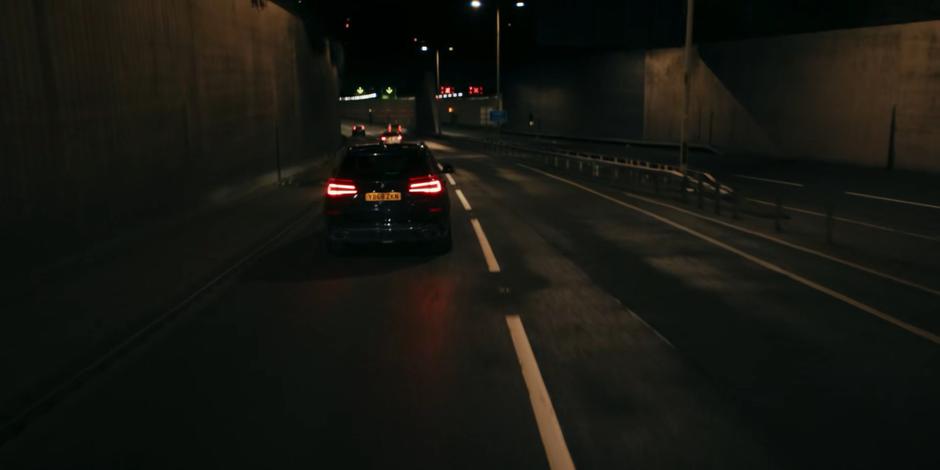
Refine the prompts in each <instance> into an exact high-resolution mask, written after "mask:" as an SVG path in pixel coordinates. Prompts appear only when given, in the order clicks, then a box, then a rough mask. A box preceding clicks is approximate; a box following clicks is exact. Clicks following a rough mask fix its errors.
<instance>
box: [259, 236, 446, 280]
mask: <svg viewBox="0 0 940 470" xmlns="http://www.w3.org/2000/svg"><path fill="white" fill-rule="evenodd" d="M324 236H325V235H324V233H323V231H322V229H321V230H316V231H313V232H308V233H305V234H304V235H303V236H301V237H300V238H298V239H296V240H292V241H291V242H289V243H287V244H285V245H282V246H280V247H278V248H277V249H275V250H274V251H272V252H270V253H268V254H266V255H264V257H262V258H261V259H260V260H259V261H258V262H257V263H256V264H255V265H254V267H252V268H251V270H249V271H248V273H247V274H246V276H245V279H246V280H250V281H269V282H301V281H310V280H317V279H346V278H355V277H367V276H375V275H379V274H386V273H390V272H395V271H400V270H403V269H408V268H411V267H415V266H418V265H422V264H425V263H428V262H430V261H433V260H434V259H435V258H436V256H434V255H432V254H431V252H430V251H429V248H428V247H426V246H422V245H410V244H401V245H369V246H363V247H356V248H353V249H349V250H347V251H346V252H345V253H343V254H342V255H335V254H331V253H329V252H327V250H326V243H325V241H324Z"/></svg>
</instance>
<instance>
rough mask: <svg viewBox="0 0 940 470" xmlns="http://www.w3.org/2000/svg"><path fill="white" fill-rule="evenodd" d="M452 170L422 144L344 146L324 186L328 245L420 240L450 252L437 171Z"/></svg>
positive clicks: (444, 195)
mask: <svg viewBox="0 0 940 470" xmlns="http://www.w3.org/2000/svg"><path fill="white" fill-rule="evenodd" d="M453 171H454V169H453V167H452V166H450V165H448V164H444V165H438V162H437V161H436V160H435V159H434V156H433V155H432V154H431V151H430V150H428V148H427V146H425V145H424V144H395V145H383V144H374V145H360V146H354V147H348V148H347V149H346V154H345V155H344V156H343V159H342V161H341V162H340V163H339V165H338V166H337V167H336V168H335V169H334V171H333V176H332V177H331V178H329V180H327V185H326V198H325V201H326V202H325V207H324V214H325V215H326V221H327V243H328V248H329V250H330V251H331V252H333V253H339V252H342V251H344V249H345V248H346V247H348V246H349V245H353V244H367V243H383V244H384V243H394V242H422V243H428V244H430V245H432V247H433V249H434V251H436V252H439V253H444V252H447V251H450V247H451V233H450V198H449V196H448V192H447V186H446V185H445V184H444V181H443V179H442V178H441V175H442V174H443V173H451V172H453Z"/></svg>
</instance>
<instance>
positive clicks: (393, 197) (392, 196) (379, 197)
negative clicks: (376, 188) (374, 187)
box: [366, 191, 401, 202]
mask: <svg viewBox="0 0 940 470" xmlns="http://www.w3.org/2000/svg"><path fill="white" fill-rule="evenodd" d="M366 201H369V202H381V201H401V193H399V192H397V191H391V192H388V193H366Z"/></svg>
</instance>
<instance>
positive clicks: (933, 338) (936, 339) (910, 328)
mask: <svg viewBox="0 0 940 470" xmlns="http://www.w3.org/2000/svg"><path fill="white" fill-rule="evenodd" d="M517 165H519V166H521V167H524V168H528V169H530V170H532V171H534V172H537V173H541V174H543V175H545V176H548V177H549V178H553V179H556V180H558V181H561V182H563V183H566V184H568V185H571V186H574V187H576V188H579V189H582V190H584V191H587V192H589V193H591V194H594V195H595V196H598V197H601V198H603V199H606V200H608V201H610V202H613V203H614V204H617V205H619V206H623V207H626V208H627V209H632V210H634V211H636V212H639V213H641V214H644V215H646V216H648V217H651V218H653V219H656V220H658V221H660V222H662V223H664V224H666V225H669V226H671V227H673V228H676V229H679V230H681V231H683V232H686V233H688V234H689V235H692V236H694V237H696V238H699V239H701V240H703V241H706V242H708V243H711V244H712V245H715V246H717V247H719V248H722V249H724V250H726V251H729V252H731V253H734V254H736V255H738V256H740V257H742V258H744V259H746V260H748V261H750V262H752V263H754V264H757V265H758V266H761V267H763V268H766V269H768V270H770V271H773V272H775V273H777V274H780V275H783V276H785V277H788V278H790V279H792V280H794V281H796V282H798V283H800V284H803V285H804V286H807V287H809V288H811V289H814V290H816V291H819V292H821V293H823V294H826V295H828V296H830V297H832V298H834V299H836V300H840V301H842V302H844V303H846V304H849V305H851V306H853V307H855V308H857V309H859V310H861V311H863V312H865V313H868V314H869V315H872V316H874V317H877V318H879V319H881V320H884V321H886V322H888V323H890V324H892V325H894V326H896V327H898V328H901V329H902V330H905V331H907V332H909V333H912V334H914V335H916V336H919V337H921V338H924V339H926V340H928V341H930V342H932V343H934V344H940V336H937V335H935V334H933V333H931V332H929V331H927V330H924V329H921V328H918V327H916V326H914V325H911V324H910V323H907V322H904V321H902V320H899V319H897V318H894V317H892V316H891V315H888V314H887V313H884V312H882V311H880V310H878V309H876V308H874V307H872V306H870V305H867V304H864V303H862V302H860V301H858V300H855V299H853V298H851V297H849V296H847V295H845V294H842V293H840V292H837V291H835V290H832V289H830V288H828V287H826V286H823V285H821V284H819V283H816V282H814V281H811V280H809V279H807V278H805V277H803V276H800V275H799V274H796V273H793V272H790V271H787V270H786V269H783V268H781V267H780V266H777V265H776V264H773V263H771V262H769V261H765V260H763V259H761V258H758V257H756V256H754V255H751V254H748V253H745V252H744V251H741V250H739V249H737V248H735V247H733V246H731V245H728V244H726V243H723V242H720V241H718V240H716V239H714V238H712V237H709V236H708V235H705V234H703V233H700V232H697V231H695V230H693V229H691V228H689V227H686V226H684V225H682V224H679V223H678V222H673V221H672V220H670V219H667V218H665V217H663V216H660V215H658V214H654V213H652V212H650V211H648V210H646V209H643V208H640V207H638V206H634V205H633V204H629V203H626V202H623V201H621V200H619V199H616V198H613V197H610V196H608V195H606V194H604V193H601V192H599V191H595V190H593V189H591V188H588V187H587V186H583V185H581V184H578V183H575V182H574V181H571V180H568V179H565V178H562V177H560V176H555V175H553V174H551V173H547V172H544V171H542V170H539V169H537V168H533V167H531V166H528V165H523V164H521V163H517ZM631 196H632V195H631ZM634 197H638V196H634ZM716 222H717V221H716ZM725 225H730V224H725ZM730 226H731V227H732V228H737V229H741V228H740V227H735V226H733V225H730ZM741 230H742V231H745V230H747V229H741ZM754 234H755V235H757V236H761V237H764V238H768V239H771V238H772V237H766V236H764V235H763V234H759V233H757V232H754ZM780 242H783V240H780ZM783 243H784V244H787V242H783ZM788 245H790V244H788ZM792 247H794V248H797V249H804V248H802V247H799V246H798V245H792ZM804 250H805V249H804ZM810 251H811V250H810ZM820 254H821V253H820ZM832 259H834V260H838V258H832ZM856 266H857V265H856ZM859 268H863V267H861V266H859ZM863 269H865V268H863ZM934 292H935V293H936V291H934Z"/></svg>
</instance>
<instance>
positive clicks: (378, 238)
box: [327, 222, 450, 244]
mask: <svg viewBox="0 0 940 470" xmlns="http://www.w3.org/2000/svg"><path fill="white" fill-rule="evenodd" d="M449 233H450V225H449V224H447V223H442V222H421V223H394V224H381V225H346V224H330V225H329V226H328V228H327V237H328V238H329V239H330V240H331V241H337V242H345V243H355V244H366V243H396V242H429V241H434V240H440V239H442V238H446V237H447V236H448V234H449Z"/></svg>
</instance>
